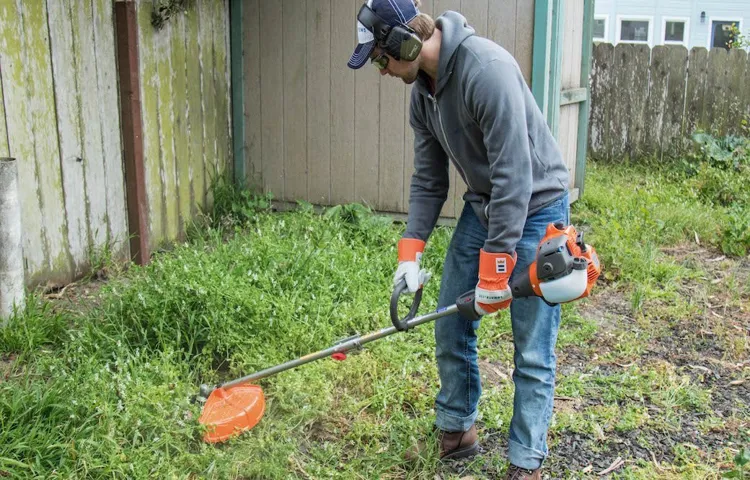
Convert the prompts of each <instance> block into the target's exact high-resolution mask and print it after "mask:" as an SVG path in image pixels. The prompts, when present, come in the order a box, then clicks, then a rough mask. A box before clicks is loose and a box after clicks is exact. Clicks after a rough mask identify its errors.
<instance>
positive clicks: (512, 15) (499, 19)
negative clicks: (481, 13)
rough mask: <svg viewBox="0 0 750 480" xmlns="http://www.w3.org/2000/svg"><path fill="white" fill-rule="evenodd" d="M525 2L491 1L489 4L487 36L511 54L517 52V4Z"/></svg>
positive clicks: (511, 0) (509, 0)
mask: <svg viewBox="0 0 750 480" xmlns="http://www.w3.org/2000/svg"><path fill="white" fill-rule="evenodd" d="M519 1H525V0H491V1H489V2H488V4H487V36H488V38H489V39H490V40H492V41H494V42H495V43H497V44H498V45H500V46H501V47H503V48H504V49H506V50H507V51H509V52H510V53H511V54H515V52H516V15H517V3H518V2H519Z"/></svg>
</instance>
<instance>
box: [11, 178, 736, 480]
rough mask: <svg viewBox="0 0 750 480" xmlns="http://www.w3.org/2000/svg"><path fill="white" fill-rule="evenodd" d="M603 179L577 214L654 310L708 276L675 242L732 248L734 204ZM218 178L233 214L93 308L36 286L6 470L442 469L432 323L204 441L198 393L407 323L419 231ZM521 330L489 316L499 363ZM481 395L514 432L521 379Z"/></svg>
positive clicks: (329, 474)
mask: <svg viewBox="0 0 750 480" xmlns="http://www.w3.org/2000/svg"><path fill="white" fill-rule="evenodd" d="M586 182H587V183H586V185H587V189H586V194H585V196H584V197H583V199H582V200H581V201H579V202H577V203H576V204H575V205H574V208H573V213H574V216H573V218H574V222H575V223H576V225H578V226H579V227H584V228H583V229H584V230H585V231H586V232H587V235H588V237H587V241H588V242H589V243H591V244H594V245H595V246H596V248H597V251H599V253H600V255H601V256H602V259H603V261H604V264H605V272H607V275H608V278H609V280H610V281H616V282H621V283H623V284H624V285H636V284H637V285H639V286H640V287H641V288H642V289H643V291H641V293H639V295H641V297H639V298H637V299H636V300H637V303H638V304H639V305H640V303H641V300H642V296H643V295H646V294H648V293H649V292H651V294H653V292H652V291H650V290H649V288H650V289H652V290H657V289H663V288H664V285H665V284H666V285H668V284H669V283H670V282H676V281H677V280H678V279H679V278H683V277H685V276H689V275H691V274H692V273H691V271H690V270H689V269H687V268H685V267H684V266H682V265H679V264H674V263H672V262H670V261H668V260H666V258H665V257H664V256H663V254H662V253H661V251H660V248H662V247H665V246H670V245H675V244H680V243H684V242H694V241H695V238H696V237H697V238H699V239H700V241H701V242H702V244H703V245H704V244H708V245H712V246H719V245H720V243H721V240H722V232H723V226H724V224H723V222H725V218H726V217H724V216H722V215H721V214H720V210H718V207H714V206H712V205H707V204H706V203H705V202H703V201H702V200H701V198H700V196H699V195H698V193H696V190H694V189H691V188H692V187H690V186H688V184H687V183H686V182H684V181H682V180H676V179H675V177H674V176H670V175H669V174H668V172H661V173H660V172H658V171H657V172H654V171H652V170H649V169H647V168H645V167H635V168H633V167H632V166H630V167H627V168H626V167H617V166H611V165H609V166H608V165H598V164H593V165H589V167H588V178H587V181H586ZM212 193H213V198H214V200H215V204H214V205H215V210H213V211H211V212H206V215H205V217H203V219H202V221H200V222H198V223H197V224H196V225H194V226H193V228H192V229H191V237H190V238H191V240H190V242H189V243H186V244H183V245H176V246H175V247H174V248H172V249H170V251H168V252H164V253H160V254H159V255H157V256H156V258H155V259H154V261H153V262H152V263H151V264H150V265H148V266H146V267H133V268H131V269H130V270H129V271H128V272H127V273H126V274H124V275H120V276H117V277H116V278H112V279H110V281H109V282H108V283H107V285H106V286H105V287H104V288H103V290H102V293H101V298H100V299H99V301H98V302H97V305H96V306H94V307H93V308H91V309H86V310H85V311H83V312H82V313H80V314H75V313H71V312H68V313H62V312H61V311H57V310H56V309H54V308H53V306H52V305H51V304H49V303H46V302H44V301H42V300H41V299H38V298H32V299H31V300H30V301H29V302H28V303H29V306H28V308H27V309H26V311H25V313H24V314H23V315H20V316H17V317H15V318H14V319H12V320H11V322H10V325H9V327H8V328H7V329H5V330H0V360H2V362H3V363H2V364H0V367H2V369H0V375H4V376H0V380H1V381H0V475H6V474H7V475H9V476H11V477H14V478H189V477H198V478H235V477H244V478H288V477H295V476H300V477H304V476H305V475H309V476H313V477H315V478H354V477H356V476H364V477H367V478H384V477H398V478H402V477H408V478H429V479H432V478H434V476H435V472H436V470H435V469H436V466H435V462H434V460H435V456H436V452H432V453H430V454H429V455H431V456H429V457H427V458H424V459H421V460H417V461H416V463H414V462H412V463H408V462H405V461H404V459H403V452H404V451H405V449H406V448H407V447H409V446H410V445H412V444H413V443H414V442H415V441H416V440H417V439H419V438H422V437H424V436H427V435H429V433H430V431H431V421H432V414H433V412H432V407H433V402H434V397H435V394H436V391H437V387H438V385H437V372H436V368H435V365H434V339H433V337H432V331H431V329H430V327H429V326H423V327H420V328H418V329H415V330H414V331H410V332H408V333H406V334H400V335H395V336H392V337H389V338H387V339H384V340H381V341H380V342H376V343H374V344H371V345H368V346H367V348H366V349H365V350H363V351H362V352H360V353H357V354H352V355H350V359H349V360H347V361H345V362H333V361H325V360H323V361H320V362H315V363H313V364H310V365H307V366H305V367H303V368H300V369H297V370H293V371H290V372H285V373H284V374H280V375H278V376H275V377H273V378H272V379H268V380H266V381H263V382H262V385H263V386H264V389H265V391H266V393H267V395H268V410H267V414H266V416H265V418H264V420H263V421H262V422H261V423H260V424H259V425H258V426H257V427H256V428H255V429H253V431H252V434H251V435H245V436H242V437H240V438H238V439H236V440H233V441H231V442H230V443H229V445H228V446H219V447H216V446H210V445H206V444H204V443H202V442H201V440H200V437H201V429H200V427H199V426H198V424H197V422H196V419H197V417H198V415H199V414H200V405H196V404H193V403H191V401H190V400H191V397H192V396H193V395H194V394H195V393H197V386H198V385H199V384H200V383H203V382H214V381H217V380H219V379H222V378H227V377H234V376H239V375H243V374H246V373H250V372H252V371H255V370H257V369H261V368H265V367H268V366H271V365H274V364H277V363H280V362H283V361H286V360H289V359H291V358H295V357H297V356H300V355H303V354H306V353H309V352H311V351H313V350H317V349H321V348H325V347H328V346H330V345H331V344H332V343H333V342H335V341H336V340H338V339H340V338H344V337H348V336H350V335H352V334H355V333H365V332H367V331H370V330H375V329H379V328H382V327H385V326H388V325H389V324H390V320H389V317H388V309H387V306H388V302H389V298H390V293H391V278H392V274H393V269H394V264H395V259H396V251H395V246H396V241H397V239H398V238H399V236H400V234H401V232H402V228H403V225H400V224H393V223H392V222H391V220H390V219H388V218H385V217H380V216H377V215H373V214H372V213H371V212H369V211H367V209H365V208H364V207H362V206H359V205H346V206H341V207H335V208H332V209H329V210H328V211H327V212H326V213H324V214H322V215H321V214H316V213H314V212H313V210H312V209H311V208H310V207H309V206H305V205H302V206H301V208H300V209H299V210H298V211H296V212H291V213H283V214H282V213H272V212H271V211H270V203H269V202H268V201H269V198H268V197H265V196H256V195H253V194H251V193H248V192H237V191H236V190H234V189H233V188H232V187H231V185H229V184H227V183H223V184H221V183H219V184H217V186H216V187H215V189H214V191H213V192H212ZM450 234H451V229H450V228H447V227H446V228H439V229H437V230H436V232H435V233H434V234H433V237H432V238H431V239H430V242H429V244H428V248H427V251H426V254H425V257H424V259H423V263H424V265H425V267H426V268H428V269H429V270H431V271H432V272H433V275H434V277H433V280H432V281H431V283H430V284H428V286H427V288H426V292H425V299H424V300H423V303H424V306H423V307H422V311H427V310H429V309H431V308H434V306H435V303H436V295H437V292H438V285H439V278H440V275H441V273H442V259H443V256H444V254H445V250H446V248H447V244H448V241H449V239H450ZM565 319H566V320H564V323H563V332H561V335H560V341H561V342H562V343H565V344H583V343H584V342H585V340H586V339H588V338H590V337H591V336H592V335H593V334H594V332H595V326H593V325H592V324H591V323H590V322H587V321H585V320H584V319H582V318H580V317H579V316H578V315H577V314H576V312H575V308H574V307H566V309H565ZM510 338H511V335H510V324H509V321H508V318H507V312H505V313H503V314H501V315H497V316H494V317H490V318H486V319H484V320H483V321H482V327H481V333H480V339H481V340H480V344H479V348H480V358H483V359H489V360H492V361H498V362H510V361H511V358H512V344H511V341H510ZM649 378H651V377H649ZM659 381H660V380H659V379H658V378H656V379H654V380H653V382H654V384H657V383H658V382H659ZM608 385H609V384H608ZM608 385H604V386H601V387H600V388H602V389H604V388H605V387H606V388H609V386H608ZM571 388H572V387H571ZM603 391H606V390H603ZM688 393H690V392H688ZM691 395H692V393H691ZM678 400H679V402H677V404H678V405H677V406H678V407H679V408H683V407H684V408H688V407H689V406H690V402H688V401H687V400H685V401H683V400H684V399H678ZM482 402H483V408H482V412H483V413H482V415H483V416H482V418H481V420H482V422H484V425H487V426H488V428H498V429H499V428H507V424H508V422H509V420H510V414H511V411H512V386H511V384H510V383H507V382H506V383H500V384H498V385H488V386H487V388H486V390H485V396H484V397H483V400H482ZM663 403H664V404H665V405H666V403H667V400H664V401H663ZM699 403H701V402H699ZM701 405H702V403H701ZM631 423H635V424H637V422H636V421H635V420H633V422H631ZM301 472H306V473H301Z"/></svg>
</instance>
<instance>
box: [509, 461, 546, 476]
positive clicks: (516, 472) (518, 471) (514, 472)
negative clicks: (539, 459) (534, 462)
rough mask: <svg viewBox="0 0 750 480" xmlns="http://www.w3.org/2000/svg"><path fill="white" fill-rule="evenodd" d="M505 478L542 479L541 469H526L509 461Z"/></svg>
mask: <svg viewBox="0 0 750 480" xmlns="http://www.w3.org/2000/svg"><path fill="white" fill-rule="evenodd" d="M505 480H542V469H541V468H537V469H536V470H528V469H525V468H521V467H516V466H515V465H513V464H512V463H511V464H510V465H509V466H508V471H507V472H506V474H505Z"/></svg>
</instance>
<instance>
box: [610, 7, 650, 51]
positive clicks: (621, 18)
mask: <svg viewBox="0 0 750 480" xmlns="http://www.w3.org/2000/svg"><path fill="white" fill-rule="evenodd" d="M623 21H636V22H644V21H646V22H648V40H647V41H645V42H644V41H643V40H620V35H622V22H623ZM615 27H616V30H615V45H617V44H618V43H632V44H635V45H648V46H649V47H652V46H653V45H654V16H653V15H618V16H617V25H615Z"/></svg>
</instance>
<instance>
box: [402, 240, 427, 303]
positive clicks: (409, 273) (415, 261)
mask: <svg viewBox="0 0 750 480" xmlns="http://www.w3.org/2000/svg"><path fill="white" fill-rule="evenodd" d="M424 246H425V242H423V241H422V240H419V239H416V238H402V239H401V240H399V242H398V268H397V269H396V273H395V274H394V275H393V286H394V287H395V286H396V285H398V283H399V282H400V281H401V279H405V280H406V286H407V287H409V293H415V292H416V291H417V290H418V289H419V288H420V287H422V286H423V285H424V284H425V283H427V281H428V280H429V279H430V277H431V276H432V274H430V273H429V272H427V271H426V270H420V269H419V262H420V260H421V259H422V252H423V251H424Z"/></svg>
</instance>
